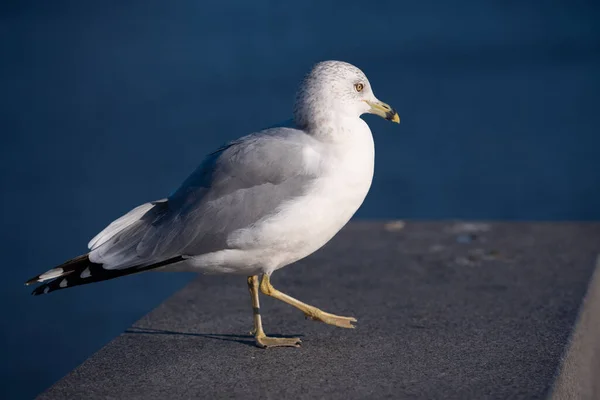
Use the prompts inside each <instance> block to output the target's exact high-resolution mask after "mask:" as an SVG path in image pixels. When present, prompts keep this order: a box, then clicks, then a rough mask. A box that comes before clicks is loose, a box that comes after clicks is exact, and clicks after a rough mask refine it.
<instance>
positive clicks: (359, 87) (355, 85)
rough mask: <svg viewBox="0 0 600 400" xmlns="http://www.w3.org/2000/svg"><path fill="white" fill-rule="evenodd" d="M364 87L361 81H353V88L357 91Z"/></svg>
mask: <svg viewBox="0 0 600 400" xmlns="http://www.w3.org/2000/svg"><path fill="white" fill-rule="evenodd" d="M364 88H365V85H363V84H362V83H355V84H354V89H356V91H357V92H362V90H363V89H364Z"/></svg>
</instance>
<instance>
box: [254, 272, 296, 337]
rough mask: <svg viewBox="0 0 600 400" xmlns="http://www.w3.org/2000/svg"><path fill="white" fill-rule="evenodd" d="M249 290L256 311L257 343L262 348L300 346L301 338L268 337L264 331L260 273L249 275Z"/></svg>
mask: <svg viewBox="0 0 600 400" xmlns="http://www.w3.org/2000/svg"><path fill="white" fill-rule="evenodd" d="M248 290H250V297H251V298H252V311H253V313H254V329H253V330H252V332H251V333H252V334H253V335H254V339H255V340H256V344H257V346H259V347H262V348H269V347H300V343H301V340H300V339H298V338H274V337H268V336H267V335H265V331H263V326H262V320H261V318H260V302H259V300H258V275H254V276H249V277H248Z"/></svg>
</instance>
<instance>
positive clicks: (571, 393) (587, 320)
mask: <svg viewBox="0 0 600 400" xmlns="http://www.w3.org/2000/svg"><path fill="white" fill-rule="evenodd" d="M599 378H600V257H599V258H598V260H597V261H596V271H595V272H594V275H593V277H592V279H591V280H590V284H589V289H588V292H587V294H586V296H585V298H584V301H583V305H582V307H581V308H580V312H579V316H578V318H577V323H576V324H575V329H573V332H572V335H571V339H570V340H569V344H568V346H567V351H566V353H565V357H564V359H563V362H562V366H561V369H560V374H559V375H558V377H557V379H556V381H555V385H554V390H553V391H552V397H551V399H552V400H565V399H569V400H578V399H600V381H599Z"/></svg>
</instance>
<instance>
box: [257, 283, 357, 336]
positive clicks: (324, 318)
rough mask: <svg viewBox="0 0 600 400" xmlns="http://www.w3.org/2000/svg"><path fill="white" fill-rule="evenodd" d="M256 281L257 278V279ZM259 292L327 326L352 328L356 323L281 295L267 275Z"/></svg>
mask: <svg viewBox="0 0 600 400" xmlns="http://www.w3.org/2000/svg"><path fill="white" fill-rule="evenodd" d="M257 279H258V278H257ZM260 290H261V292H263V293H264V294H266V295H267V296H271V297H274V298H276V299H278V300H281V301H283V302H284V303H288V304H289V305H291V306H294V307H296V308H297V309H299V310H300V311H302V312H303V313H304V315H306V316H307V317H308V318H310V319H312V320H315V321H321V322H324V323H326V324H329V325H334V326H339V327H340V328H354V327H355V326H354V325H352V322H356V318H353V317H340V316H339V315H334V314H329V313H326V312H325V311H321V310H319V309H318V308H316V307H313V306H311V305H308V304H306V303H303V302H301V301H299V300H296V299H294V298H293V297H290V296H288V295H287V294H285V293H281V292H280V291H279V290H277V289H275V288H274V287H273V285H271V281H270V279H269V275H267V274H264V275H263V278H262V281H261V283H260Z"/></svg>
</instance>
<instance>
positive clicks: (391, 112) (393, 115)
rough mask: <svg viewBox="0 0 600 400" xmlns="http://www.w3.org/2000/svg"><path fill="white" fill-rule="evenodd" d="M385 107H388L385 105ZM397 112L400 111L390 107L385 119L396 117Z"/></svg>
mask: <svg viewBox="0 0 600 400" xmlns="http://www.w3.org/2000/svg"><path fill="white" fill-rule="evenodd" d="M384 108H388V107H384ZM397 114H398V113H397V112H396V110H394V109H393V108H390V109H389V111H386V113H385V119H387V120H388V121H391V120H392V119H394V117H395V116H396V115H397Z"/></svg>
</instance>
